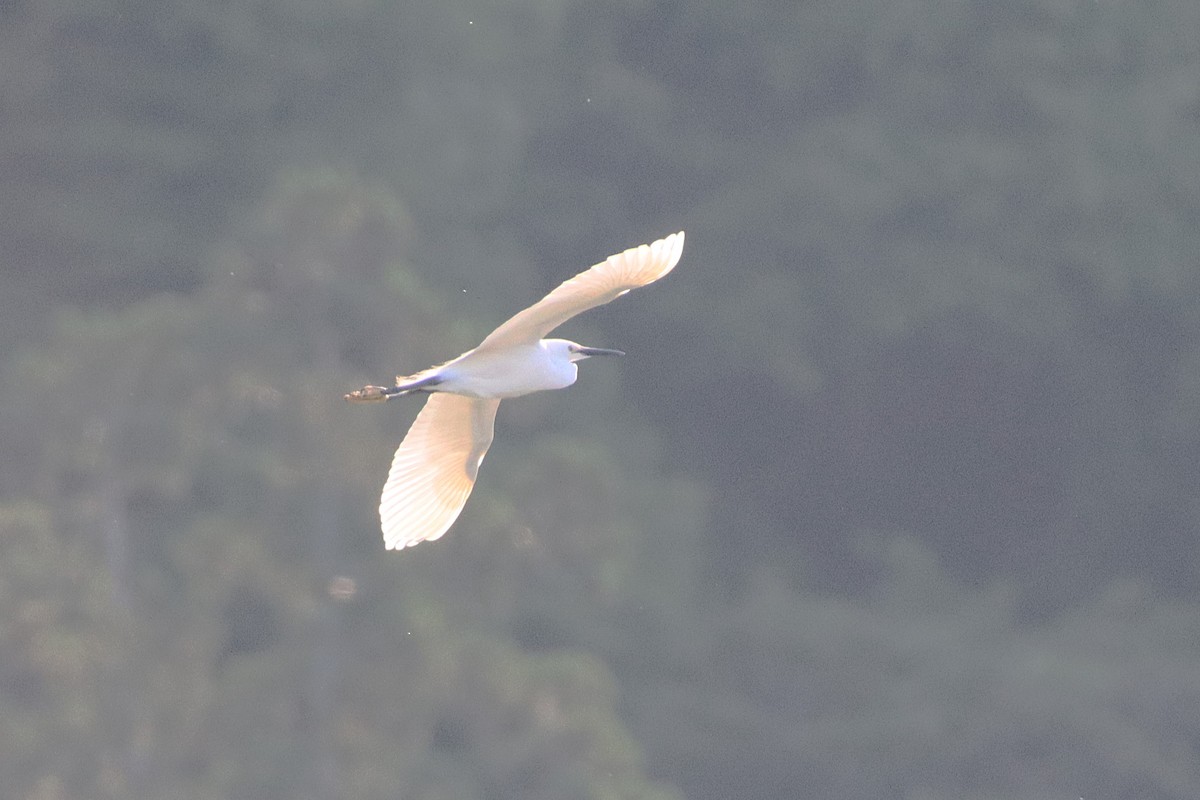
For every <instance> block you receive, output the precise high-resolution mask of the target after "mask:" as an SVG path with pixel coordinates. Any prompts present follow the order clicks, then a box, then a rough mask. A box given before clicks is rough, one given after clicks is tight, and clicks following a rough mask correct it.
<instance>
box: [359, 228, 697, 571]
mask: <svg viewBox="0 0 1200 800" xmlns="http://www.w3.org/2000/svg"><path fill="white" fill-rule="evenodd" d="M682 253H683V232H682V231H680V232H679V233H676V234H672V235H671V236H668V237H666V238H664V239H660V240H658V241H656V242H654V243H653V244H650V245H642V246H640V247H634V248H630V249H629V250H626V251H625V252H623V253H618V254H617V255H614V256H611V257H609V258H608V259H606V260H605V261H602V262H600V263H599V264H596V265H595V266H594V267H592V268H591V269H588V270H586V271H584V272H581V273H579V274H578V275H576V276H575V277H574V278H571V279H570V280H568V281H566V282H564V283H563V284H562V285H560V286H559V287H558V288H556V289H555V290H554V291H552V292H550V294H548V295H546V296H545V297H543V298H542V299H541V300H539V301H538V302H537V303H535V304H534V305H532V306H530V307H529V308H527V309H525V310H524V311H521V312H520V313H518V314H516V315H515V316H514V317H512V318H511V319H509V320H508V321H507V322H505V323H504V324H502V325H501V326H500V327H498V328H496V330H494V331H492V332H491V333H490V334H488V336H487V337H486V338H485V339H484V340H483V341H482V342H481V343H480V344H479V346H478V347H476V348H475V349H473V350H469V351H467V352H466V353H463V354H462V355H461V356H459V357H458V358H456V359H454V360H452V361H447V362H446V363H445V364H442V365H440V366H436V367H431V368H430V369H427V370H424V371H423V372H418V373H417V374H415V375H411V376H408V377H405V378H397V380H396V385H395V386H391V387H383V386H364V387H363V388H362V389H358V390H356V391H353V392H350V393H349V394H347V395H346V399H347V400H350V401H353V402H378V401H384V400H389V399H391V398H393V397H400V396H403V395H406V394H411V393H414V392H429V393H432V396H431V397H430V398H429V401H428V402H427V403H426V404H425V408H423V409H422V410H421V413H420V414H418V415H417V418H416V420H415V421H414V422H413V424H412V427H411V428H409V431H408V435H406V436H405V437H404V441H403V442H401V443H400V447H399V449H397V450H396V455H395V457H393V459H392V468H391V470H390V471H389V472H388V477H387V482H386V483H385V484H384V486H383V496H382V498H381V499H380V503H379V518H380V522H381V524H382V527H383V541H384V544H385V546H386V547H387V548H388V549H400V548H403V547H411V546H412V545H415V544H417V543H419V542H423V541H426V540H432V539H437V538H438V537H440V536H441V535H442V534H444V533H445V532H446V531H447V530H448V529H449V528H450V526H451V525H452V524H453V523H454V520H455V519H457V518H458V515H459V512H461V511H462V508H463V506H464V505H465V504H466V502H467V497H469V496H470V494H471V489H472V488H473V487H474V486H475V476H476V474H477V473H478V471H479V465H480V464H481V463H482V462H483V457H484V455H486V454H487V450H488V447H489V446H490V445H491V443H492V429H493V423H494V422H495V419H496V409H497V408H498V407H499V405H500V400H501V399H502V398H505V397H518V396H520V395H523V394H529V393H530V392H537V391H543V390H546V389H561V388H564V387H566V386H570V385H571V384H572V383H574V382H575V377H576V372H577V369H578V367H577V365H576V363H575V362H577V361H580V360H581V359H584V358H588V357H589V356H594V355H621V352H620V351H619V350H605V349H602V348H598V347H585V346H583V345H580V344H576V343H575V342H570V341H567V340H566V339H543V338H542V337H543V336H545V335H546V334H547V333H549V332H550V331H552V330H553V329H554V328H556V327H558V326H559V325H561V324H562V323H564V322H566V321H567V320H568V319H570V318H571V317H573V316H575V315H576V314H579V313H580V312H583V311H586V310H587V309H589V308H595V307H596V306H599V305H603V304H605V303H608V302H611V301H612V300H615V299H616V298H618V297H620V296H621V295H623V294H625V293H626V292H628V291H629V290H630V289H636V288H637V287H639V286H645V285H646V284H649V283H653V282H654V281H656V280H658V279H659V278H661V277H663V276H664V275H666V274H667V273H668V272H670V271H671V270H672V269H673V268H674V267H675V265H676V264H677V263H678V262H679V257H680V255H681V254H682Z"/></svg>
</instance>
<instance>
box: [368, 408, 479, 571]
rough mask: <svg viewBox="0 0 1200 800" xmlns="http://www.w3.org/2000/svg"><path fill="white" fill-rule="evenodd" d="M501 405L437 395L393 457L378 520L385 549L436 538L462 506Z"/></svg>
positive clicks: (451, 522) (445, 529) (422, 410)
mask: <svg viewBox="0 0 1200 800" xmlns="http://www.w3.org/2000/svg"><path fill="white" fill-rule="evenodd" d="M499 405H500V401H499V400H496V399H491V398H485V399H479V398H473V397H464V396H462V395H457V394H448V393H441V392H435V393H434V394H433V395H431V396H430V398H429V401H428V402H427V403H426V404H425V407H424V408H423V409H421V413H420V414H418V415H417V418H416V420H415V421H414V422H413V424H412V427H411V428H409V430H408V434H407V435H406V436H405V437H404V441H403V442H401V443H400V447H399V449H397V450H396V455H395V456H394V457H393V458H392V468H391V470H390V471H389V472H388V477H387V483H385V484H384V486H383V497H382V498H380V501H379V520H380V522H381V523H382V526H383V542H384V545H385V546H386V547H387V549H389V550H399V549H400V548H403V547H411V546H412V545H414V544H418V543H420V542H424V541H426V540H433V539H437V538H439V537H440V536H441V535H442V534H443V533H445V532H446V531H447V530H448V529H449V528H450V526H451V525H453V524H454V520H456V519H457V518H458V515H459V512H461V511H462V509H463V506H464V505H466V502H467V498H468V497H469V496H470V495H471V489H473V488H474V487H475V476H476V475H477V474H478V472H479V465H480V464H481V463H482V462H483V457H484V455H486V454H487V451H488V447H489V446H491V444H492V430H493V424H494V423H495V421H496V409H497V408H498V407H499Z"/></svg>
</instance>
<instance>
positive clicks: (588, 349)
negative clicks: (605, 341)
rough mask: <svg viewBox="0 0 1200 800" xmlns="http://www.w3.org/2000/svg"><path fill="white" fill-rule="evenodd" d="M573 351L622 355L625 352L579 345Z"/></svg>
mask: <svg viewBox="0 0 1200 800" xmlns="http://www.w3.org/2000/svg"><path fill="white" fill-rule="evenodd" d="M575 352H577V353H581V354H583V355H585V356H623V355H625V353H623V352H622V351H620V350H608V349H606V348H603V347H580V348H579V349H578V350H576V351H575Z"/></svg>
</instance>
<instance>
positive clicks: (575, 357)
mask: <svg viewBox="0 0 1200 800" xmlns="http://www.w3.org/2000/svg"><path fill="white" fill-rule="evenodd" d="M546 346H547V347H548V348H550V350H551V352H553V353H555V354H556V355H557V354H561V355H563V356H565V357H566V359H567V360H568V361H582V360H583V359H585V358H591V357H592V356H623V355H625V354H624V353H623V352H621V351H620V350H609V349H607V348H604V347H586V346H584V345H582V344H579V343H578V342H570V341H567V340H566V339H547V340H546Z"/></svg>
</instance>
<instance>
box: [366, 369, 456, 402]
mask: <svg viewBox="0 0 1200 800" xmlns="http://www.w3.org/2000/svg"><path fill="white" fill-rule="evenodd" d="M405 380H406V379H405V377H404V376H403V375H397V376H396V385H395V386H364V387H363V388H361V389H355V390H354V391H353V392H350V393H348V394H346V395H344V397H345V398H346V399H347V400H349V401H350V402H351V403H384V402H387V401H388V400H391V399H392V398H393V397H402V396H403V395H406V394H413V393H414V392H431V391H433V388H432V387H434V386H437V385H438V384H439V383H441V382H442V381H443V378H441V377H440V376H438V375H430V376H428V377H425V378H421V379H419V380H415V381H409V382H407V383H406V382H405Z"/></svg>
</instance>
